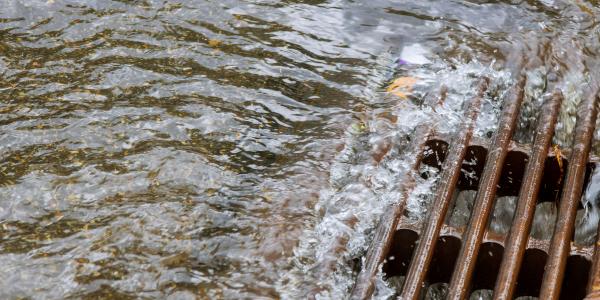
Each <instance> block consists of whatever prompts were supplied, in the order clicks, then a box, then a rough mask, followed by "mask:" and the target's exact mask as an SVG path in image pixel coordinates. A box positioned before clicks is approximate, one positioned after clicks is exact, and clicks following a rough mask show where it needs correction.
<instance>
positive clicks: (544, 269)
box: [352, 76, 600, 299]
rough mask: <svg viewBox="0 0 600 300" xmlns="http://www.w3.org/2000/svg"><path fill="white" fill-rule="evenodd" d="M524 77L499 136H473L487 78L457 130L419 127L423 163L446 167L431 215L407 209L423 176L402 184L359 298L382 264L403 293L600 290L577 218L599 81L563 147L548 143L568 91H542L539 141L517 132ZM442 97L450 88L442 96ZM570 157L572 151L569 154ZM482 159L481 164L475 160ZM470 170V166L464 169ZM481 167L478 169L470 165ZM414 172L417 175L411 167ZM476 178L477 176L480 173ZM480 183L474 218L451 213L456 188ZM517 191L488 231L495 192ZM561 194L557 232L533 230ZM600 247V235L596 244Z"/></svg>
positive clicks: (599, 273)
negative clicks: (538, 214) (455, 219)
mask: <svg viewBox="0 0 600 300" xmlns="http://www.w3.org/2000/svg"><path fill="white" fill-rule="evenodd" d="M525 82H526V79H525V77H524V76H521V77H520V78H519V80H518V81H517V83H516V84H515V86H514V87H513V89H512V90H511V91H510V94H509V97H508V98H507V101H506V102H505V106H504V108H503V111H502V115H501V117H500V121H499V126H498V130H497V132H496V134H495V136H494V137H493V139H492V142H491V144H486V143H484V141H482V140H478V139H474V138H472V132H473V128H474V124H475V119H476V118H477V115H478V110H479V107H480V105H481V99H482V97H483V94H484V93H485V91H486V90H487V87H488V83H489V81H488V79H486V78H483V79H481V81H480V83H479V86H478V93H477V95H476V96H475V97H474V98H473V99H472V100H471V102H470V104H469V108H468V109H467V111H466V114H465V118H464V119H465V121H464V123H463V125H462V126H463V127H462V128H461V130H460V131H459V136H458V137H444V136H434V135H433V132H432V131H431V130H428V129H426V128H419V129H417V134H416V138H414V139H413V143H414V144H413V147H415V149H420V152H421V155H420V156H419V157H417V159H416V160H415V162H414V165H413V170H418V169H419V166H420V165H421V164H425V165H429V166H433V167H436V168H438V169H440V170H441V177H440V181H439V185H438V188H437V190H436V195H435V198H434V200H433V203H432V204H431V207H430V209H429V211H428V217H427V218H426V220H425V221H424V222H414V221H411V220H410V219H409V218H407V217H405V216H403V213H404V208H405V205H406V203H405V201H406V200H405V199H407V195H408V194H409V193H410V191H411V190H412V188H413V187H414V185H415V183H414V182H415V180H414V178H413V179H409V180H407V181H406V182H403V183H402V187H401V192H402V200H401V201H399V203H398V204H396V205H395V206H394V207H393V209H390V210H388V211H387V212H386V214H385V215H384V216H383V217H382V219H381V221H380V224H379V226H378V228H377V230H376V232H375V236H374V240H373V243H372V244H371V246H370V248H369V250H368V253H367V257H366V263H365V265H364V266H363V268H362V270H361V272H360V274H359V276H358V278H357V281H356V283H355V286H354V289H353V291H352V298H353V299H366V298H369V297H370V296H371V294H372V293H373V290H374V280H375V275H376V274H377V271H378V267H379V266H380V265H381V263H383V262H385V263H384V265H383V269H384V272H385V273H386V276H388V277H391V276H402V278H404V282H403V284H402V285H401V286H402V287H401V289H400V291H399V295H400V298H401V299H420V296H422V295H421V294H422V292H423V291H424V290H426V289H427V287H428V286H430V285H432V284H435V283H446V284H448V289H447V297H446V298H447V299H466V298H468V297H469V295H470V294H471V293H472V292H473V291H476V290H493V298H494V299H513V298H514V297H520V296H533V297H539V299H559V298H562V299H583V298H585V297H586V295H587V297H588V298H590V299H591V298H594V297H595V298H594V299H600V249H595V248H594V245H591V246H581V245H578V244H576V243H573V240H574V231H575V220H576V215H577V211H578V209H582V207H581V204H580V199H581V195H582V193H583V189H584V187H585V186H586V183H587V181H588V180H589V177H590V174H592V172H593V170H594V168H595V166H596V164H597V163H599V162H600V160H599V159H598V158H597V157H590V155H589V154H590V147H591V143H592V139H593V136H594V126H595V124H596V118H597V114H598V96H597V95H598V88H597V87H595V88H593V89H591V90H590V91H589V92H588V95H587V97H586V98H585V100H583V101H582V102H581V104H580V106H579V107H578V114H577V125H576V129H575V132H574V142H573V146H572V148H571V150H563V151H562V155H558V157H557V154H556V153H555V151H552V149H551V147H550V145H551V140H552V136H553V134H554V129H555V123H556V120H557V115H558V113H559V108H560V105H561V102H562V100H563V96H562V94H561V93H560V91H556V92H554V94H553V95H552V96H551V97H548V98H546V99H544V104H543V107H542V111H541V113H540V115H539V120H538V127H537V129H536V132H535V138H534V143H533V145H518V144H516V143H515V142H513V141H512V140H511V138H512V134H513V132H514V129H515V126H516V122H517V118H518V114H519V109H520V106H521V103H522V101H523V89H524V86H525ZM441 98H442V100H441V101H443V97H441ZM567 158H568V159H567ZM472 162H475V163H472ZM461 169H462V171H461ZM468 173H475V174H476V177H467V175H466V174H468ZM409 177H410V176H409ZM474 178H475V179H474ZM468 190H476V191H477V194H476V197H475V199H474V202H473V207H472V210H471V212H470V215H471V216H472V217H471V218H469V219H468V222H467V224H466V226H454V225H451V224H450V223H451V222H448V220H449V219H450V218H449V214H451V212H452V210H451V209H450V208H451V206H452V205H453V204H454V201H455V198H456V194H457V193H458V192H461V191H468ZM505 196H513V197H517V196H518V198H517V199H518V200H517V202H516V203H517V204H516V207H515V209H514V217H513V218H512V224H511V225H510V229H509V230H507V231H508V232H505V233H502V232H501V233H498V232H496V231H494V230H490V228H489V224H490V219H491V215H492V212H493V209H494V204H495V202H496V201H505V199H506V198H503V197H505ZM544 201H556V206H557V209H558V212H557V214H558V216H557V218H556V223H555V224H548V226H554V233H553V235H552V236H551V237H548V238H547V239H545V238H542V239H538V238H535V237H533V236H530V232H531V229H532V224H533V220H534V212H535V210H536V206H539V205H541V204H543V202H544ZM595 245H596V248H600V241H598V242H597V243H596V244H595Z"/></svg>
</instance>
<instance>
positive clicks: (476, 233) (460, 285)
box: [448, 75, 526, 299]
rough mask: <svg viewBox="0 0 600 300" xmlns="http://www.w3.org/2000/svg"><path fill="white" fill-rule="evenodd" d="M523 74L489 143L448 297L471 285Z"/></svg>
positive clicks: (463, 292) (466, 290)
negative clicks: (491, 141) (490, 143)
mask: <svg viewBox="0 0 600 300" xmlns="http://www.w3.org/2000/svg"><path fill="white" fill-rule="evenodd" d="M525 81H526V80H525V76H524V75H520V76H519V80H518V81H517V83H516V84H515V85H514V86H513V89H512V90H511V92H510V95H509V98H508V99H507V101H506V103H507V104H506V106H505V107H504V109H503V112H502V116H501V118H500V123H499V125H498V131H496V133H495V136H494V141H493V143H492V145H491V147H490V151H489V153H488V157H487V159H486V164H485V168H484V170H483V175H482V177H481V182H480V185H479V190H478V191H477V197H476V198H475V205H474V207H473V211H472V213H471V217H470V222H469V225H468V227H467V231H466V232H465V235H464V238H463V244H462V249H461V251H460V254H459V256H458V260H457V262H456V267H455V269H454V273H453V274H452V279H451V280H450V286H449V289H448V299H465V298H467V296H468V295H467V294H468V293H469V289H470V282H471V277H472V276H473V271H474V270H475V263H476V262H477V259H476V258H477V254H478V253H479V248H480V247H481V241H482V240H483V234H484V232H485V229H486V227H487V225H488V219H489V217H490V214H491V212H492V209H493V207H494V200H495V199H496V190H497V189H498V182H499V181H500V175H501V174H502V166H503V165H504V160H505V159H506V155H507V154H508V146H509V144H510V142H511V138H512V134H513V132H514V130H515V127H516V124H517V119H518V117H519V110H520V108H521V103H522V102H523V96H524V94H525V91H524V87H525Z"/></svg>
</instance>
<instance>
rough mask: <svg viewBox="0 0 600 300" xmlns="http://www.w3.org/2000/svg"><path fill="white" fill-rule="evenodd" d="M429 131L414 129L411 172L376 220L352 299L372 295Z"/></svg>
mask: <svg viewBox="0 0 600 300" xmlns="http://www.w3.org/2000/svg"><path fill="white" fill-rule="evenodd" d="M447 93H448V88H447V87H446V86H442V87H441V89H440V97H438V99H433V100H432V101H429V102H430V103H429V104H432V108H433V109H434V110H435V107H436V106H441V105H443V104H444V101H445V100H446V96H447ZM432 134H433V127H431V126H420V127H418V128H417V130H416V134H415V135H416V137H415V138H413V140H412V143H411V144H412V147H411V148H410V149H416V151H417V156H416V158H415V160H414V161H413V164H412V165H411V168H410V169H409V170H410V171H409V174H407V176H406V180H405V181H403V182H402V183H401V184H400V192H401V194H400V199H399V200H398V202H396V203H395V204H394V205H392V206H391V207H390V208H388V209H386V211H385V212H384V214H383V216H382V217H381V220H380V221H379V225H378V226H377V229H376V230H375V234H374V236H373V242H372V243H371V245H370V247H369V249H368V251H367V256H366V262H365V265H364V266H363V268H362V269H361V271H360V273H359V275H358V277H357V279H356V283H355V285H354V288H353V289H352V294H351V297H350V298H351V299H367V298H369V297H371V295H372V294H373V290H374V283H375V276H376V275H377V272H378V268H379V265H380V264H381V263H382V262H383V261H384V260H385V258H386V257H387V255H388V252H389V250H390V246H391V244H392V242H393V238H394V232H395V231H396V227H397V226H398V221H399V220H400V216H401V215H402V213H403V212H404V208H405V207H406V199H408V195H410V193H411V192H412V190H413V189H414V187H415V184H416V181H415V178H414V174H415V173H416V172H418V170H419V166H420V165H421V161H422V159H423V149H424V148H425V144H426V143H427V140H428V139H429V138H430V137H431V135H432Z"/></svg>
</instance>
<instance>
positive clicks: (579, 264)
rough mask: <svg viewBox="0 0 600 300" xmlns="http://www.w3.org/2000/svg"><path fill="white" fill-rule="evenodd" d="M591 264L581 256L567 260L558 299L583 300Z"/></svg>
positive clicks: (572, 256)
mask: <svg viewBox="0 0 600 300" xmlns="http://www.w3.org/2000/svg"><path fill="white" fill-rule="evenodd" d="M591 265H592V263H591V262H590V261H589V260H588V259H587V258H585V257H583V256H581V255H571V256H569V258H567V269H566V270H565V277H564V279H563V282H562V289H561V293H560V299H564V300H570V299H583V298H585V295H586V285H587V282H588V277H589V273H590V268H591Z"/></svg>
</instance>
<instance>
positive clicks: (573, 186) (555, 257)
mask: <svg viewBox="0 0 600 300" xmlns="http://www.w3.org/2000/svg"><path fill="white" fill-rule="evenodd" d="M590 92H591V94H589V95H588V97H587V98H586V99H585V100H584V101H583V102H582V103H581V104H580V105H579V108H578V111H577V125H576V128H575V139H574V142H573V147H572V152H571V156H570V159H569V169H568V172H567V179H566V181H565V185H564V190H563V193H562V197H561V200H560V207H559V210H558V217H557V221H556V224H555V227H554V234H553V236H552V241H551V243H550V253H549V255H548V262H547V264H546V270H545V271H544V279H543V280H542V288H541V293H540V297H539V298H540V299H558V297H559V296H560V290H561V286H562V282H563V279H564V278H563V277H564V272H565V268H566V264H567V256H568V255H569V251H570V247H571V239H572V237H573V232H574V229H575V216H576V213H577V206H578V205H579V200H580V199H581V194H582V190H583V183H584V179H585V172H586V163H587V160H588V156H589V153H590V148H591V142H592V138H593V137H594V127H595V125H596V118H597V116H598V86H594V87H593V88H592V89H591V90H590Z"/></svg>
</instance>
